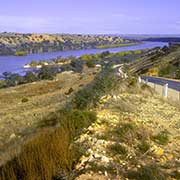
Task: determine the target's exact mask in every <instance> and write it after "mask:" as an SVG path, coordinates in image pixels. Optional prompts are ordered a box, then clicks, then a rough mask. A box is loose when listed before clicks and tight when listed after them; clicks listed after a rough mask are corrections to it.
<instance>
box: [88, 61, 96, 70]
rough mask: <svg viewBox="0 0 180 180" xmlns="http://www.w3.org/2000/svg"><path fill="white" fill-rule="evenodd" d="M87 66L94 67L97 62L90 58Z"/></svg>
mask: <svg viewBox="0 0 180 180" xmlns="http://www.w3.org/2000/svg"><path fill="white" fill-rule="evenodd" d="M86 66H87V67H88V68H94V67H95V66H96V64H95V62H94V61H92V60H88V61H87V62H86Z"/></svg>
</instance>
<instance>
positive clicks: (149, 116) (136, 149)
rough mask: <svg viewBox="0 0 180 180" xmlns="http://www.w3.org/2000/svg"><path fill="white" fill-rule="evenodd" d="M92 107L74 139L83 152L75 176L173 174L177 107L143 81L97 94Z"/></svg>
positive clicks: (81, 179) (103, 178)
mask: <svg viewBox="0 0 180 180" xmlns="http://www.w3.org/2000/svg"><path fill="white" fill-rule="evenodd" d="M122 86H123V84H122ZM121 88H122V87H121ZM144 88H145V89H144ZM96 112H97V117H98V119H97V121H96V122H95V123H94V124H93V125H91V126H90V127H89V128H88V129H87V131H86V133H85V134H82V135H81V137H80V138H79V139H78V140H77V142H76V143H77V144H78V146H79V147H81V150H82V151H83V152H84V155H83V156H82V157H81V161H80V163H79V164H78V165H77V167H76V168H77V171H79V173H80V175H79V176H78V177H77V178H76V180H90V179H91V180H111V179H112V180H115V179H116V180H121V179H133V180H135V179H138V180H139V179H141V180H146V179H162V180H167V179H168V180H176V179H178V177H179V174H178V173H179V172H180V169H179V166H178V163H179V160H180V156H179V151H180V149H179V147H180V141H179V133H180V124H179V122H180V118H179V117H180V111H179V109H178V108H176V107H174V106H172V105H170V104H168V103H166V102H165V101H163V100H162V99H160V98H158V97H157V96H156V95H153V94H152V92H151V90H150V89H149V88H148V87H146V86H144V85H142V91H137V89H134V88H133V87H131V88H130V89H127V88H125V89H124V90H123V91H122V90H121V91H119V92H116V93H115V92H114V93H113V94H109V95H106V96H104V97H102V98H101V101H100V105H99V107H98V108H97V109H96Z"/></svg>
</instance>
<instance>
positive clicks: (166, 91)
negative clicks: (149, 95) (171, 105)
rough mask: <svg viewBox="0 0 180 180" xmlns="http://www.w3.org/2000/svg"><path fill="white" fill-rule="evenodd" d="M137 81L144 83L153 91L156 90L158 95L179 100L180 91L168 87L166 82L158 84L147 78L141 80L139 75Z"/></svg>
mask: <svg viewBox="0 0 180 180" xmlns="http://www.w3.org/2000/svg"><path fill="white" fill-rule="evenodd" d="M138 82H139V83H145V84H147V85H148V86H150V87H151V88H153V89H154V91H155V92H157V93H158V94H159V95H161V96H162V97H164V98H168V99H170V100H172V101H179V102H180V91H177V90H174V89H171V88H168V84H164V86H163V85H159V84H155V83H152V82H148V80H146V81H145V80H142V79H141V77H138Z"/></svg>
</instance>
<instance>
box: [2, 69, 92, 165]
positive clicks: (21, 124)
mask: <svg viewBox="0 0 180 180" xmlns="http://www.w3.org/2000/svg"><path fill="white" fill-rule="evenodd" d="M94 71H95V70H94V69H91V70H89V71H88V70H86V74H83V75H80V74H70V73H62V74H59V75H58V76H57V78H56V79H57V80H56V81H41V82H37V83H32V84H26V85H22V86H17V87H13V88H7V89H1V90H0V99H1V101H0V132H1V134H0V159H1V161H0V164H2V163H4V162H5V161H7V160H8V159H9V158H10V157H9V156H8V155H7V152H8V151H10V152H11V151H12V148H11V147H13V144H14V143H15V144H17V145H18V144H22V141H24V138H26V136H28V134H31V133H33V131H35V129H36V127H37V125H38V124H39V123H40V122H41V121H43V120H44V117H47V115H48V114H49V113H51V112H54V111H56V110H57V109H59V108H60V107H62V106H63V105H65V104H66V101H67V98H68V97H69V96H71V95H73V93H74V92H76V91H77V90H79V89H80V88H82V87H81V84H84V85H86V84H87V83H89V82H91V81H92V80H93V79H94V76H95V75H93V72H94ZM80 77H82V78H81V79H80ZM69 88H73V89H74V92H73V93H72V94H71V95H66V94H67V92H68V91H69ZM24 98H26V99H28V101H27V102H22V100H23V99H24ZM12 135H13V138H11V136H12ZM14 135H15V136H14ZM4 147H6V148H4Z"/></svg>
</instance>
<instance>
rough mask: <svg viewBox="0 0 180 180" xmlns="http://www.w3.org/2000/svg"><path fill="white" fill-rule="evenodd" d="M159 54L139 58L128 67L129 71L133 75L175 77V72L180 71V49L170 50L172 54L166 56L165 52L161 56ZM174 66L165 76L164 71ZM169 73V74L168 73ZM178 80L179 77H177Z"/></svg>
mask: <svg viewBox="0 0 180 180" xmlns="http://www.w3.org/2000/svg"><path fill="white" fill-rule="evenodd" d="M158 53H159V52H155V53H152V54H150V55H149V54H147V55H145V56H143V57H141V58H138V59H137V60H136V61H134V62H132V63H130V64H129V65H128V68H129V71H130V72H131V73H139V74H146V75H154V76H161V77H171V78H173V77H175V76H177V75H175V71H177V70H178V69H179V63H180V58H179V57H180V48H177V49H174V50H170V52H169V53H168V54H166V55H163V52H161V53H162V54H161V55H160V56H158ZM172 64H175V65H174V68H172V69H170V68H169V70H168V69H167V71H166V72H167V74H163V73H161V72H163V70H165V68H166V67H167V66H169V65H172ZM168 71H169V72H168ZM177 78H178V77H177Z"/></svg>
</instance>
